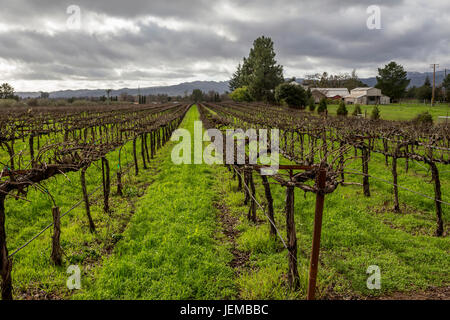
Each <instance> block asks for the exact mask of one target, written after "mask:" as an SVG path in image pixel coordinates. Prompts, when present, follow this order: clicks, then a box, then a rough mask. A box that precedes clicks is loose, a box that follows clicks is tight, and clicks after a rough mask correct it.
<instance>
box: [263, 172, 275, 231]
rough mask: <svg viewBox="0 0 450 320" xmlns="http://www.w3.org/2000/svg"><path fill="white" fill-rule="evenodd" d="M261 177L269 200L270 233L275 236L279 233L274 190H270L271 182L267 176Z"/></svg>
mask: <svg viewBox="0 0 450 320" xmlns="http://www.w3.org/2000/svg"><path fill="white" fill-rule="evenodd" d="M261 179H262V182H263V186H264V192H265V194H266V200H267V215H268V216H269V219H270V221H269V223H270V235H271V236H275V235H276V234H277V230H276V229H275V215H274V210H273V198H272V192H271V191H270V184H269V181H268V179H267V177H266V176H264V175H261Z"/></svg>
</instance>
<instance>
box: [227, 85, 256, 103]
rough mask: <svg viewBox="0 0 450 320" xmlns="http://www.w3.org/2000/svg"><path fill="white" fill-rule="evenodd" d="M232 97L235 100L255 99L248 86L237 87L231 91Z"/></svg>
mask: <svg viewBox="0 0 450 320" xmlns="http://www.w3.org/2000/svg"><path fill="white" fill-rule="evenodd" d="M230 98H231V99H233V101H235V102H251V101H252V100H253V99H252V97H251V95H250V92H249V91H248V87H242V88H237V89H236V90H234V91H233V92H232V93H230Z"/></svg>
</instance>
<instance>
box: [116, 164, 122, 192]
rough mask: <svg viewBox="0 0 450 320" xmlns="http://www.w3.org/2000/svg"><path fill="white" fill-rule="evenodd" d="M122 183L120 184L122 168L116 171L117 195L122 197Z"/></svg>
mask: <svg viewBox="0 0 450 320" xmlns="http://www.w3.org/2000/svg"><path fill="white" fill-rule="evenodd" d="M122 190H123V185H122V169H121V168H120V169H119V171H117V195H119V196H121V197H123V191H122Z"/></svg>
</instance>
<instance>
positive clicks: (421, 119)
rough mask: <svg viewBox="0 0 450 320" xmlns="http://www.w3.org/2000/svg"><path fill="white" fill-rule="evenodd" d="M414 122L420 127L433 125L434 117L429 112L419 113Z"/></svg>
mask: <svg viewBox="0 0 450 320" xmlns="http://www.w3.org/2000/svg"><path fill="white" fill-rule="evenodd" d="M413 122H414V123H416V124H419V125H428V126H432V125H433V116H432V115H431V114H430V113H429V112H428V111H425V112H422V113H419V114H418V115H417V116H416V117H415V118H414V119H413Z"/></svg>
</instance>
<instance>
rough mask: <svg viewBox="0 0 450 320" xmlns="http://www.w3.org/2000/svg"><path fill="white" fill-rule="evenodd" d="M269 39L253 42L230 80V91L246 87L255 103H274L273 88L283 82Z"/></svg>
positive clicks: (280, 68)
mask: <svg viewBox="0 0 450 320" xmlns="http://www.w3.org/2000/svg"><path fill="white" fill-rule="evenodd" d="M275 56H276V54H275V51H274V44H273V41H272V39H271V38H268V37H264V36H262V37H259V38H258V39H256V40H255V41H254V42H253V48H252V49H251V50H250V55H249V57H248V58H244V61H243V63H242V65H239V67H238V69H237V71H236V72H235V73H234V74H233V77H232V79H231V80H230V89H236V88H239V87H244V86H247V87H248V90H249V92H250V95H251V96H252V98H253V99H254V100H256V101H266V102H268V101H274V90H275V88H276V87H277V86H278V85H279V84H281V83H283V82H284V78H283V67H282V66H281V65H278V64H277V61H276V60H275Z"/></svg>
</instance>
